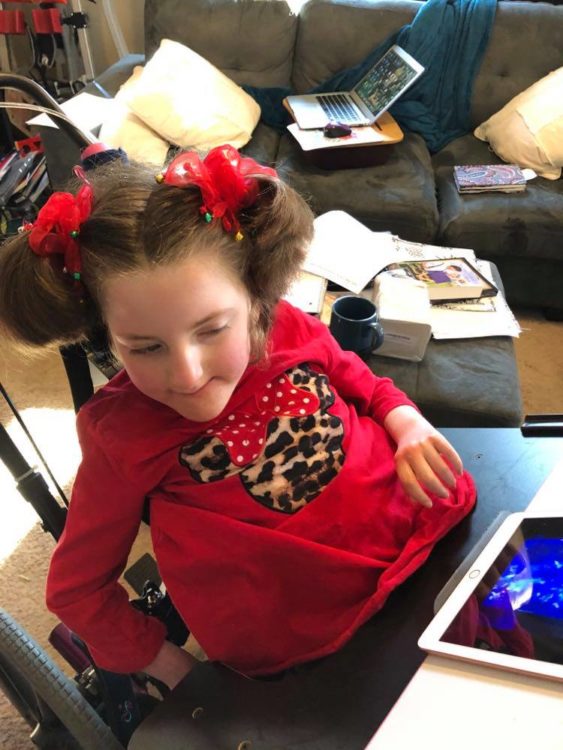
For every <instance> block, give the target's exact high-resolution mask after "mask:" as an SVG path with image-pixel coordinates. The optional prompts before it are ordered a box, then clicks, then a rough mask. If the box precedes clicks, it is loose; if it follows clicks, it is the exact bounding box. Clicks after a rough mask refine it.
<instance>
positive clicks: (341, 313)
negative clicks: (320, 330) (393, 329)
mask: <svg viewBox="0 0 563 750" xmlns="http://www.w3.org/2000/svg"><path fill="white" fill-rule="evenodd" d="M329 328H330V332H331V333H332V335H333V336H334V338H335V339H336V340H337V341H338V343H339V344H340V346H341V347H342V348H343V349H346V350H347V351H352V352H356V354H359V355H360V356H363V357H365V356H367V355H368V354H370V353H371V352H373V351H375V349H377V348H378V347H380V346H381V344H382V343H383V329H382V327H381V324H380V323H379V320H378V315H377V307H376V306H375V305H374V304H373V302H370V300H369V299H366V298H365V297H356V296H353V295H348V296H346V297H339V298H338V299H337V300H336V301H335V302H334V303H333V305H332V312H331V316H330V326H329Z"/></svg>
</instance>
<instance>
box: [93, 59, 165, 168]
mask: <svg viewBox="0 0 563 750" xmlns="http://www.w3.org/2000/svg"><path fill="white" fill-rule="evenodd" d="M142 72H143V68H142V67H141V66H139V65H138V66H136V67H135V68H134V70H133V75H132V76H131V78H129V79H128V80H127V81H126V82H125V83H124V84H123V86H122V87H121V88H120V89H119V91H118V92H117V94H116V95H115V99H114V100H113V102H112V107H111V110H110V113H109V115H108V117H106V119H105V120H104V122H103V124H102V127H101V129H100V135H99V138H100V141H102V143H105V144H107V145H108V146H112V147H113V148H122V149H123V150H124V151H125V152H126V153H127V156H128V157H129V158H130V159H131V160H132V161H142V162H146V163H148V164H155V165H157V166H159V167H161V166H162V165H163V164H164V162H165V160H166V156H167V154H168V149H169V148H170V143H169V142H168V141H167V140H165V139H164V138H161V137H160V136H159V135H158V134H157V133H155V132H154V130H151V128H149V127H148V126H147V125H145V123H144V122H143V121H142V120H140V119H139V118H138V117H137V115H135V114H133V112H131V110H130V109H129V107H128V106H127V104H125V101H124V100H125V94H126V92H127V89H128V88H129V87H130V86H132V85H134V84H135V83H136V81H137V80H138V79H139V77H140V75H141V74H142Z"/></svg>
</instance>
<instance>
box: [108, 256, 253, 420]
mask: <svg viewBox="0 0 563 750" xmlns="http://www.w3.org/2000/svg"><path fill="white" fill-rule="evenodd" d="M103 304H104V313H105V316H106V321H107V324H108V328H109V331H110V334H111V337H112V339H113V342H114V346H115V349H116V351H117V354H118V356H119V358H120V360H121V361H122V363H123V366H124V367H125V369H126V370H127V373H128V374H129V377H130V378H131V381H132V382H133V383H134V384H135V385H136V387H137V388H138V389H139V390H140V391H141V392H142V393H144V394H145V395H146V396H149V397H150V398H152V399H155V401H160V402H161V403H162V404H166V406H169V407H170V408H171V409H174V410H175V411H177V412H178V414H181V415H182V416H183V417H186V419H190V420H193V421H195V422H206V421H208V420H210V419H214V418H215V417H216V416H218V415H219V414H220V413H221V412H222V411H223V409H224V408H225V406H226V404H227V402H228V401H229V399H230V397H231V395H232V393H233V391H234V390H235V387H236V385H237V383H238V382H239V380H240V378H241V377H242V375H243V373H244V371H245V369H246V367H247V366H248V362H249V358H250V336H249V316H250V299H249V297H248V294H247V292H246V290H245V289H244V288H243V287H242V286H241V285H237V284H236V283H235V282H233V280H232V279H231V278H230V277H228V276H227V275H226V274H225V272H224V271H222V270H221V268H220V267H219V266H218V264H217V262H214V261H209V260H204V259H202V258H194V259H190V260H187V261H182V262H180V263H174V264H172V265H170V266H159V267H156V268H154V269H149V270H146V271H145V270H143V271H139V272H136V273H132V274H129V275H127V276H123V277H121V278H115V279H112V280H110V281H108V282H107V283H106V284H105V285H104V289H103Z"/></svg>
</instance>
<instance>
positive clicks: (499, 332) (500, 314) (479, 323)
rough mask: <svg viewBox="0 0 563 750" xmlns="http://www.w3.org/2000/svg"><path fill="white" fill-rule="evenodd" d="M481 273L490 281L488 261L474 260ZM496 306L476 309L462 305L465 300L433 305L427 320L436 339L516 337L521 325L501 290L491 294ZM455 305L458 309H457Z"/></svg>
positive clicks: (490, 274) (520, 330)
mask: <svg viewBox="0 0 563 750" xmlns="http://www.w3.org/2000/svg"><path fill="white" fill-rule="evenodd" d="M476 265H477V268H478V269H479V270H480V271H481V273H482V274H483V276H485V277H486V278H487V279H489V280H490V281H492V280H493V279H492V273H491V264H490V263H488V262H487V261H482V260H480V261H477V264H476ZM493 299H494V303H495V309H494V310H493V311H489V312H475V311H474V310H470V309H469V310H468V309H464V307H465V306H464V304H463V303H460V304H459V305H458V306H456V305H432V308H431V311H430V322H431V325H432V335H433V337H434V338H435V339H478V338H485V337H486V336H512V337H515V338H518V336H519V335H520V333H521V332H522V329H521V328H520V326H519V324H518V321H517V320H516V318H515V317H514V315H513V314H512V311H511V310H510V308H509V306H508V304H507V302H506V300H505V298H504V295H503V294H502V292H500V291H499V292H498V294H497V295H496V296H495V297H493ZM456 307H457V309H456Z"/></svg>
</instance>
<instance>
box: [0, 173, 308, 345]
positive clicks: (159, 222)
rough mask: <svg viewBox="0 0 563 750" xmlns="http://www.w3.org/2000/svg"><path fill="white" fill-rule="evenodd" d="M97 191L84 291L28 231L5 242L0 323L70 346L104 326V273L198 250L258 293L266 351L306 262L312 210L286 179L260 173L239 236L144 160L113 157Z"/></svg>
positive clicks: (257, 320)
mask: <svg viewBox="0 0 563 750" xmlns="http://www.w3.org/2000/svg"><path fill="white" fill-rule="evenodd" d="M88 179H89V181H90V183H91V185H92V188H93V191H94V204H93V209H92V213H91V215H90V217H89V218H88V219H87V220H86V221H85V222H84V223H83V224H82V226H81V228H80V235H79V244H80V256H81V264H82V280H83V283H84V288H85V290H86V292H87V294H85V295H84V294H80V292H79V291H77V290H76V288H75V286H73V282H72V280H71V279H69V278H68V276H67V275H66V274H65V273H64V272H63V269H62V265H61V261H60V259H59V257H55V258H53V257H50V258H46V257H39V256H37V255H35V253H33V252H32V250H31V248H30V247H29V245H28V241H27V233H24V234H22V235H19V236H17V237H15V238H13V239H11V240H8V241H7V242H5V243H4V245H2V247H0V326H1V327H2V328H3V329H4V331H5V333H7V334H8V335H9V336H11V337H12V338H14V339H16V340H19V341H20V342H22V343H26V344H32V345H47V344H52V343H58V344H60V343H70V342H75V341H78V340H80V339H83V338H85V337H87V335H88V332H89V330H90V329H91V328H92V327H93V326H94V325H95V324H97V323H100V322H103V286H104V282H105V280H106V279H108V278H110V277H115V276H116V275H119V274H129V273H133V272H135V271H138V270H141V269H146V268H150V267H151V266H158V265H166V264H171V263H175V262H179V261H182V260H185V259H188V258H190V257H194V256H195V255H197V254H205V255H206V257H210V258H213V259H217V260H218V261H219V262H220V263H221V264H222V267H224V268H225V270H226V271H227V272H228V273H230V274H231V275H232V277H233V279H235V280H237V281H238V282H239V283H242V285H243V286H244V287H245V289H246V290H247V292H248V295H249V297H250V301H251V305H252V309H251V320H252V321H253V325H252V328H251V331H250V334H251V340H252V352H253V355H254V357H259V356H260V355H261V354H262V353H263V351H264V346H265V341H266V338H267V335H268V332H269V330H270V327H271V324H272V315H273V310H274V307H275V305H276V304H277V302H278V300H279V299H280V298H281V297H282V296H283V295H284V294H285V292H286V291H287V289H288V287H289V285H290V284H291V282H292V281H293V279H294V278H295V276H296V275H297V273H298V271H299V268H300V266H301V264H302V262H303V259H304V254H305V249H306V246H307V244H308V242H309V240H310V238H311V236H312V219H313V216H312V213H311V210H310V209H309V207H308V206H307V204H306V203H305V201H304V200H303V199H302V198H301V197H300V196H299V195H298V194H297V193H296V192H295V191H294V190H293V189H291V188H290V187H289V186H287V185H286V184H284V183H283V182H282V181H281V180H278V179H276V178H270V177H263V176H260V177H257V178H256V179H257V180H258V182H259V187H260V190H259V194H258V198H257V199H256V201H255V202H254V204H253V205H252V206H251V207H250V208H247V209H245V210H244V211H241V212H240V213H239V214H238V219H239V221H240V224H241V230H242V233H243V235H244V239H243V240H242V241H240V242H237V241H236V240H235V239H234V237H233V236H232V234H228V233H227V232H225V230H224V229H223V227H222V224H221V222H220V221H218V220H214V221H213V222H212V223H210V224H207V223H206V222H205V220H204V219H203V217H202V215H201V212H200V207H201V204H202V198H201V193H200V191H199V189H198V188H196V187H188V188H178V187H173V186H170V185H166V184H161V185H159V184H157V183H156V181H155V175H154V171H153V170H151V169H150V168H149V167H147V166H144V165H140V164H130V165H128V166H124V165H123V164H121V163H113V164H109V165H106V166H103V167H98V168H97V169H96V170H95V171H93V172H90V173H88Z"/></svg>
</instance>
